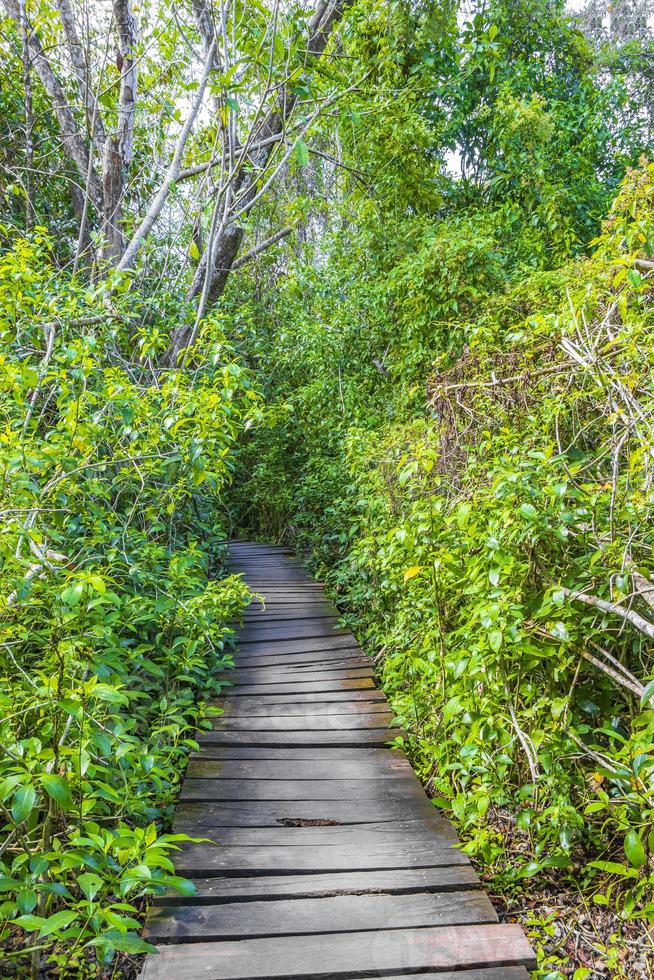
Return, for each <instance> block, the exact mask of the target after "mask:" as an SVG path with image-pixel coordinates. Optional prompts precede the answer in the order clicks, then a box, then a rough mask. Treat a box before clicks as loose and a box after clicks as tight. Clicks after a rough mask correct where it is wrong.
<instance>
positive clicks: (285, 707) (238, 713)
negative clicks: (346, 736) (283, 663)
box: [219, 698, 390, 720]
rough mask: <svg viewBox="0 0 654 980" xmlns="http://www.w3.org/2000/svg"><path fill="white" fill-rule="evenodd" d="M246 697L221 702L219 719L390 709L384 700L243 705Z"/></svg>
mask: <svg viewBox="0 0 654 980" xmlns="http://www.w3.org/2000/svg"><path fill="white" fill-rule="evenodd" d="M246 700H247V699H246V698H239V700H238V701H237V702H235V701H234V700H231V701H229V700H227V701H225V702H224V703H222V704H221V708H222V709H223V713H222V714H221V715H220V716H219V719H220V720H224V719H227V718H241V717H245V718H259V717H261V718H274V717H280V716H281V717H283V718H301V717H304V716H305V715H307V714H309V713H312V714H313V713H314V712H319V713H320V714H321V715H350V716H351V717H354V716H356V715H361V714H363V715H366V714H372V713H374V712H377V713H384V712H388V711H390V708H389V706H388V704H387V703H386V702H385V701H333V702H329V703H327V704H315V703H310V704H306V703H304V702H299V703H291V704H281V705H280V704H277V703H276V702H274V703H272V704H270V703H266V704H261V703H260V702H259V701H258V700H257V701H255V702H254V703H252V702H250V701H247V703H246V704H245V706H243V705H242V703H241V702H243V701H246Z"/></svg>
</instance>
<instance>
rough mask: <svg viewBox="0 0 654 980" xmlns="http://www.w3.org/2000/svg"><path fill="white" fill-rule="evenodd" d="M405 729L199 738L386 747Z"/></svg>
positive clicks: (204, 738) (205, 740)
mask: <svg viewBox="0 0 654 980" xmlns="http://www.w3.org/2000/svg"><path fill="white" fill-rule="evenodd" d="M404 735H405V732H403V731H402V729H400V728H394V729H389V730H388V731H386V730H384V729H382V728H369V729H364V730H363V731H356V730H352V731H335V730H333V729H332V730H331V731H328V732H285V733H284V734H283V735H280V734H279V733H275V732H198V734H197V735H196V740H197V742H198V743H199V744H200V745H206V744H212V745H251V746H256V745H261V746H278V745H288V746H309V745H312V746H314V745H315V746H318V745H321V746H334V747H339V746H346V745H347V746H356V745H368V746H370V745H378V746H384V745H387V744H388V743H389V742H391V741H393V739H396V738H398V737H399V736H404Z"/></svg>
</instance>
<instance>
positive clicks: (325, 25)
mask: <svg viewBox="0 0 654 980" xmlns="http://www.w3.org/2000/svg"><path fill="white" fill-rule="evenodd" d="M346 5H347V0H320V3H319V4H318V6H317V8H316V11H315V13H314V15H313V17H312V18H311V20H310V21H309V37H308V38H307V47H306V58H305V62H308V61H313V60H316V59H318V58H320V56H321V55H322V53H323V51H324V50H325V47H326V45H327V42H328V40H329V37H330V35H331V32H332V30H333V28H334V26H335V25H336V24H337V23H338V21H339V20H340V19H341V17H342V16H343V12H344V10H345V7H346ZM194 6H196V7H198V9H199V11H200V12H202V11H206V8H205V7H204V4H203V3H201V2H198V0H195V3H194ZM196 14H198V10H196ZM199 22H200V25H201V26H200V29H201V31H202V19H200V21H199ZM206 25H207V21H206V15H205V20H204V26H205V30H206V29H207V27H206ZM296 101H297V96H295V95H289V94H288V93H287V92H285V91H282V92H281V93H280V96H279V99H278V102H277V105H276V106H275V108H273V109H271V110H270V112H269V113H268V114H267V115H266V116H265V117H264V118H263V119H262V120H261V122H260V123H259V125H258V126H257V129H256V132H255V133H254V134H253V142H254V143H261V142H263V141H268V140H270V141H269V142H266V145H265V146H262V147H261V148H260V149H259V152H258V153H257V154H256V155H253V160H254V164H255V166H256V168H257V169H258V170H259V172H261V171H262V170H263V169H264V168H265V166H266V165H267V163H268V160H269V159H270V155H271V153H272V152H273V149H274V147H275V145H276V144H275V141H274V137H276V136H280V135H281V134H282V133H283V131H284V127H285V125H286V123H287V121H288V119H289V117H290V115H291V113H292V112H293V109H294V108H295V103H296ZM256 193H257V188H256V184H255V183H254V182H253V181H252V178H251V175H250V174H249V173H248V172H247V171H245V170H241V171H240V173H239V174H237V175H236V177H235V179H234V181H233V184H232V194H233V199H234V200H235V201H236V207H237V208H238V210H239V211H241V212H242V216H243V217H245V216H246V215H247V213H248V210H249V207H250V203H251V202H252V200H253V199H254V198H255V197H256ZM243 237H244V233H243V229H242V228H241V227H240V226H239V225H237V224H236V223H235V222H234V221H230V220H229V219H228V220H227V222H225V223H224V227H222V228H221V230H220V232H219V234H218V237H217V239H216V240H215V241H214V242H213V243H212V242H211V241H208V242H207V247H206V250H205V252H204V254H203V255H202V258H201V260H200V262H199V263H198V267H197V269H196V270H195V275H194V276H193V282H192V283H191V286H190V288H189V290H188V293H187V296H186V298H187V301H189V302H190V301H191V300H193V299H195V297H196V296H198V295H199V294H200V293H201V292H202V291H203V289H204V284H205V279H206V276H207V275H208V276H209V277H210V282H209V289H208V291H207V305H210V304H213V303H215V302H216V300H218V299H219V298H220V296H222V294H223V292H224V290H225V286H226V285H227V280H228V279H229V274H230V272H231V270H232V268H233V265H234V262H235V261H236V258H237V256H238V252H239V249H240V247H241V243H242V241H243ZM208 263H211V268H209V269H207V265H208ZM193 331H194V328H193V327H191V326H189V325H183V326H182V325H180V326H179V327H178V328H177V329H176V330H175V331H174V332H173V335H172V338H171V342H170V347H169V348H168V350H167V351H166V354H165V357H164V360H165V362H166V363H169V364H174V363H175V361H176V360H177V358H178V356H179V353H180V351H182V350H183V349H184V348H185V347H186V346H187V345H188V343H189V339H190V338H191V337H192V336H193Z"/></svg>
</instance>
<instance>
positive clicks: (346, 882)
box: [154, 864, 480, 905]
mask: <svg viewBox="0 0 654 980" xmlns="http://www.w3.org/2000/svg"><path fill="white" fill-rule="evenodd" d="M193 884H194V885H195V888H196V893H195V895H192V896H190V897H189V898H186V899H185V900H184V901H185V904H187V905H216V904H220V903H222V902H249V901H264V900H265V901H269V900H273V899H290V898H312V897H313V898H320V897H322V898H326V897H329V896H335V895H375V894H386V895H410V894H415V893H417V892H418V893H419V892H430V893H431V892H452V891H461V890H463V889H470V888H477V887H479V884H480V883H479V879H478V878H477V875H476V874H475V872H474V871H473V869H472V868H471V867H470V865H469V864H461V865H456V866H454V867H447V868H395V869H392V870H390V871H384V870H382V871H377V870H376V871H332V872H328V873H327V874H310V875H258V876H257V877H254V878H248V877H245V876H244V877H238V878H194V879H193ZM179 901H180V898H179V895H177V894H176V893H173V892H167V893H166V894H165V895H161V896H159V897H157V898H155V899H154V904H155V905H177V904H179Z"/></svg>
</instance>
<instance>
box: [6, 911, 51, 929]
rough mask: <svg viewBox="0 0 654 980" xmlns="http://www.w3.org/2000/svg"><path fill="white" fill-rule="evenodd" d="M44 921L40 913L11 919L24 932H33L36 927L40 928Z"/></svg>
mask: <svg viewBox="0 0 654 980" xmlns="http://www.w3.org/2000/svg"><path fill="white" fill-rule="evenodd" d="M46 921H47V920H46V919H44V918H43V917H42V916H40V915H21V916H20V917H19V918H18V919H14V920H13V922H14V925H15V926H20V928H21V929H25V931H26V932H34V931H35V930H36V929H41V928H42V927H43V925H44V923H45V922H46Z"/></svg>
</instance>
